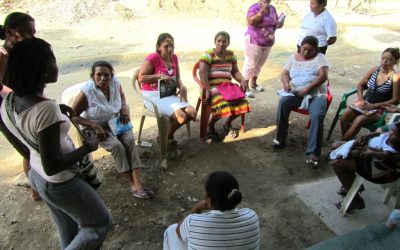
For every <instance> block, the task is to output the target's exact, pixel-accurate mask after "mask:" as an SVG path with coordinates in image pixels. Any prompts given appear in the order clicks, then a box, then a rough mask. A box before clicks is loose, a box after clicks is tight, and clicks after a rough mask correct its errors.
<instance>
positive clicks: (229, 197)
mask: <svg viewBox="0 0 400 250" xmlns="http://www.w3.org/2000/svg"><path fill="white" fill-rule="evenodd" d="M236 194H240V191H239V190H237V189H236V188H234V189H232V191H231V192H230V193H229V194H228V200H232V199H233V198H234V197H235V196H236Z"/></svg>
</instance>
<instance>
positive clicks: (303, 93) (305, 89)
mask: <svg viewBox="0 0 400 250" xmlns="http://www.w3.org/2000/svg"><path fill="white" fill-rule="evenodd" d="M307 93H308V88H302V89H300V90H299V91H297V94H296V95H298V96H300V97H304V96H305V95H307Z"/></svg>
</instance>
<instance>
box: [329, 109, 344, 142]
mask: <svg viewBox="0 0 400 250" xmlns="http://www.w3.org/2000/svg"><path fill="white" fill-rule="evenodd" d="M340 111H341V109H340V106H339V108H338V109H337V111H336V115H335V117H334V118H333V121H332V125H331V127H330V128H329V132H328V136H327V137H326V140H327V141H329V139H330V138H331V136H332V133H333V130H334V129H335V126H336V123H337V121H338V120H339V117H340Z"/></svg>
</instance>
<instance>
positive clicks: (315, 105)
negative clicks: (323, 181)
mask: <svg viewBox="0 0 400 250" xmlns="http://www.w3.org/2000/svg"><path fill="white" fill-rule="evenodd" d="M326 106H327V100H326V96H325V95H320V96H318V97H313V98H312V100H311V102H310V105H309V108H308V111H309V113H310V120H311V127H310V129H309V131H308V143H307V149H306V156H312V155H314V156H316V158H318V159H316V160H317V161H318V160H319V157H320V156H321V147H322V139H323V132H324V119H325V115H326Z"/></svg>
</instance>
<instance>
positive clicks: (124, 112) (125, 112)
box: [119, 105, 130, 124]
mask: <svg viewBox="0 0 400 250" xmlns="http://www.w3.org/2000/svg"><path fill="white" fill-rule="evenodd" d="M119 120H120V121H121V123H122V124H126V123H128V122H129V120H130V119H129V115H128V109H127V108H126V106H125V105H122V106H121V111H120V113H119Z"/></svg>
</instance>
